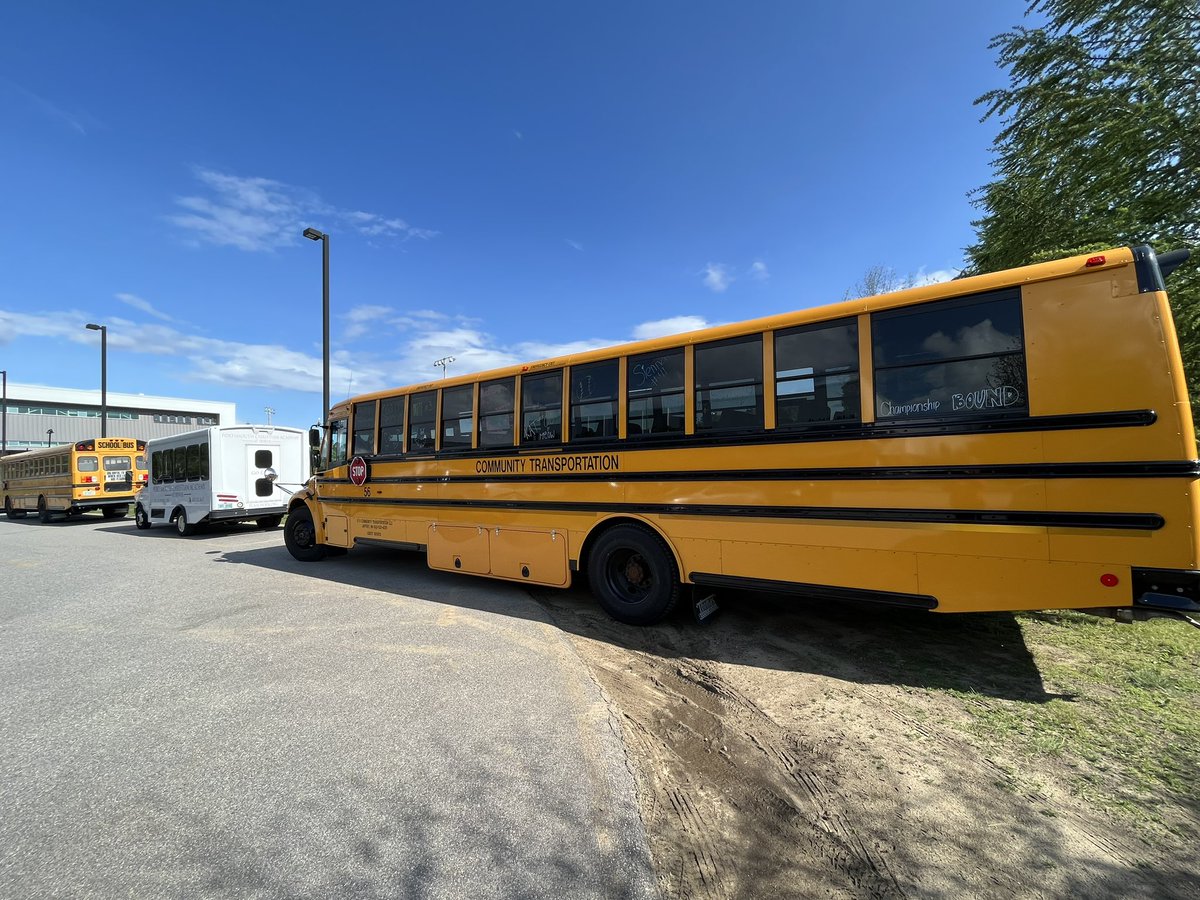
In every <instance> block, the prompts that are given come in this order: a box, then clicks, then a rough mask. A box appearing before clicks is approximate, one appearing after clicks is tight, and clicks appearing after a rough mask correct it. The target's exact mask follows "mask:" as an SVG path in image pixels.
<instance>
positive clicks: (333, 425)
mask: <svg viewBox="0 0 1200 900" xmlns="http://www.w3.org/2000/svg"><path fill="white" fill-rule="evenodd" d="M345 462H346V420H345V419H334V420H333V421H332V422H330V423H329V468H331V469H335V468H337V467H338V466H341V465H344V464H345Z"/></svg>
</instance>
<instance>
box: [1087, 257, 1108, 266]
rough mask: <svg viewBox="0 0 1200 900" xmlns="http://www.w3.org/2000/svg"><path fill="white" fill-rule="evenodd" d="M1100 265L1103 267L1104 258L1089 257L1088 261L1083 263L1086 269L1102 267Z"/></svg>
mask: <svg viewBox="0 0 1200 900" xmlns="http://www.w3.org/2000/svg"><path fill="white" fill-rule="evenodd" d="M1102 265H1104V257H1103V256H1093V257H1090V258H1089V259H1088V261H1087V262H1085V263H1084V266H1086V267H1087V268H1091V267H1092V266H1102Z"/></svg>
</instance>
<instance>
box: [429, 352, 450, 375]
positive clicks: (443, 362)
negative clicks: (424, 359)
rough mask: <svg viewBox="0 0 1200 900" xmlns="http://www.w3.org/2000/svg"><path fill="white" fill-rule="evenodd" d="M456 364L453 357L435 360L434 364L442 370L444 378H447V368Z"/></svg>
mask: <svg viewBox="0 0 1200 900" xmlns="http://www.w3.org/2000/svg"><path fill="white" fill-rule="evenodd" d="M452 362H454V357H453V356H443V357H442V358H441V359H435V360H434V361H433V364H434V365H435V366H437V367H439V368H440V369H441V370H442V377H443V378H445V377H446V367H447V366H448V365H450V363H452Z"/></svg>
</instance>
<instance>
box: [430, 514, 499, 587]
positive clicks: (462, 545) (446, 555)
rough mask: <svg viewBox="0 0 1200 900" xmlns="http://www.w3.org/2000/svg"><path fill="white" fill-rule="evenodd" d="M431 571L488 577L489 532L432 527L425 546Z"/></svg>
mask: <svg viewBox="0 0 1200 900" xmlns="http://www.w3.org/2000/svg"><path fill="white" fill-rule="evenodd" d="M425 545H426V555H427V558H428V560H429V568H431V569H444V570H445V571H447V572H470V573H471V574H473V575H487V574H488V572H489V571H490V565H489V561H490V553H489V552H488V530H487V529H486V528H482V527H480V526H478V525H430V526H429V537H428V539H427V540H426V542H425Z"/></svg>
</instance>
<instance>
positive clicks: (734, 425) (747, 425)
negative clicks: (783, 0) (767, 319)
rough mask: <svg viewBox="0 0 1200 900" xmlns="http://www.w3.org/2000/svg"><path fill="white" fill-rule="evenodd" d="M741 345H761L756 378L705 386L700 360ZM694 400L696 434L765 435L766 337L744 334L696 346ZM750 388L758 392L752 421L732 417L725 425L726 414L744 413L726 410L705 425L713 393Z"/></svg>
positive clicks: (742, 409) (759, 346)
mask: <svg viewBox="0 0 1200 900" xmlns="http://www.w3.org/2000/svg"><path fill="white" fill-rule="evenodd" d="M742 344H758V368H757V370H756V371H755V374H754V377H752V378H743V379H737V380H734V381H730V382H722V383H720V384H717V383H715V382H714V383H713V384H709V385H707V386H706V385H704V384H703V383H702V375H701V371H700V370H701V359H700V355H701V354H702V353H709V352H712V351H719V350H721V349H723V348H726V347H735V346H739V345H742ZM692 354H693V355H692V396H693V401H694V406H693V410H694V411H693V417H694V419H695V424H694V428H695V431H696V433H697V434H700V433H702V432H703V433H705V434H711V433H729V432H739V431H762V430H763V428H764V427H765V423H766V414H767V413H766V397H765V395H764V388H763V359H764V356H763V336H762V334H761V333H759V334H743V335H738V336H737V337H732V338H725V339H723V340H719V341H709V342H707V343H704V344H697V345H696V347H695V349H694V350H693V351H692ZM744 387H751V388H755V389H756V390H755V391H754V395H755V398H754V402H755V409H754V412H753V413H751V416H750V418H749V419H740V420H735V419H737V418H738V417H731V419H730V421H729V422H728V423H723V422H722V420H723V419H724V418H725V415H724V413H731V412H735V411H736V412H744V408H743V407H723V408H722V409H721V410H720V412H722V413H723V414H722V416H721V417H720V418H718V419H716V420H715V421H712V422H704V421H702V417H703V416H704V415H705V413H704V410H705V409H708V410H710V412H711V411H713V410H712V404H711V394H712V392H713V391H714V390H731V389H736V388H744ZM705 392H707V393H708V394H709V395H710V402H709V403H707V404H705V402H704V400H703V399H702V395H703V394H704V393H705Z"/></svg>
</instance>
